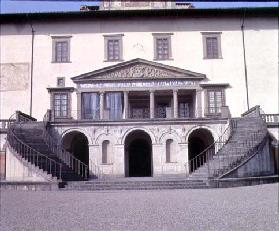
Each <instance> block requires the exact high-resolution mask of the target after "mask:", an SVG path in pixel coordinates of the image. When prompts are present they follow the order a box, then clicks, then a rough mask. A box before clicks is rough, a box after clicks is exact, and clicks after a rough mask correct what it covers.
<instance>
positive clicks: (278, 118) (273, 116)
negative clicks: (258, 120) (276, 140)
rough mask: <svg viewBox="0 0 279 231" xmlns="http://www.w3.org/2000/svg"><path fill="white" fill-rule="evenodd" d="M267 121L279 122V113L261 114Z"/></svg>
mask: <svg viewBox="0 0 279 231" xmlns="http://www.w3.org/2000/svg"><path fill="white" fill-rule="evenodd" d="M261 117H262V119H263V120H264V121H265V122H266V123H279V114H261Z"/></svg>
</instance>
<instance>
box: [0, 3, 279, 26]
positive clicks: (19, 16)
mask: <svg viewBox="0 0 279 231" xmlns="http://www.w3.org/2000/svg"><path fill="white" fill-rule="evenodd" d="M244 12H245V16H246V17H249V16H254V17H262V16H265V17H278V16H279V13H278V12H279V11H278V8H277V7H255V8H218V9H217V8H215V9H212V8H211V9H197V8H192V9H146V10H111V11H109V10H97V11H95V10H94V11H67V12H37V13H8V14H0V21H1V22H2V23H9V22H17V23H20V22H24V21H26V20H27V19H29V20H35V21H46V20H47V21H51V20H57V19H60V20H65V19H67V20H76V19H85V18H87V19H88V18H90V19H91V18H92V19H94V18H106V19H107V18H131V17H233V16H238V17H240V16H242V15H243V14H244Z"/></svg>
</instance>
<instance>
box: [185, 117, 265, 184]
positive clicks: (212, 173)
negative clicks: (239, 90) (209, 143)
mask: <svg viewBox="0 0 279 231" xmlns="http://www.w3.org/2000/svg"><path fill="white" fill-rule="evenodd" d="M231 122H232V124H234V126H232V127H231V134H230V137H229V139H228V140H227V141H226V143H225V144H224V145H223V146H222V148H220V149H219V151H218V152H217V153H214V154H208V153H207V152H212V149H213V152H214V149H215V147H214V146H213V147H211V148H209V149H207V150H206V151H205V152H204V154H203V155H204V156H206V157H207V160H206V161H204V164H203V165H202V166H200V167H198V168H196V169H195V170H194V171H193V172H192V173H191V174H189V176H188V179H199V180H206V179H212V178H221V177H223V176H224V175H226V173H228V172H229V171H231V170H232V169H235V168H237V167H238V166H240V165H241V164H242V163H243V162H244V161H246V160H247V158H249V157H250V156H251V155H253V154H254V153H255V152H256V151H257V150H258V148H260V147H261V145H262V144H263V143H265V142H266V139H265V138H266V137H267V126H266V124H265V122H264V121H263V120H262V119H261V118H260V117H243V118H234V119H232V121H231ZM217 143H218V142H217ZM217 143H216V142H215V145H216V144H217ZM208 156H209V157H208Z"/></svg>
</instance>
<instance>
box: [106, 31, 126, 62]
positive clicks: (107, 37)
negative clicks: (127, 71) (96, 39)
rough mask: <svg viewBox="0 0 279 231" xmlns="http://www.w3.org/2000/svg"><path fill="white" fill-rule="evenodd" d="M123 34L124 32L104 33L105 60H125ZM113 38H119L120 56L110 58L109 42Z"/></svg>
mask: <svg viewBox="0 0 279 231" xmlns="http://www.w3.org/2000/svg"><path fill="white" fill-rule="evenodd" d="M123 36H124V34H113V35H104V61H105V62H119V61H123ZM111 40H118V46H119V47H118V49H119V58H118V59H115V58H113V59H109V51H108V48H109V46H108V43H109V41H111Z"/></svg>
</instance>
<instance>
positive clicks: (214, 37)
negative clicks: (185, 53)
mask: <svg viewBox="0 0 279 231" xmlns="http://www.w3.org/2000/svg"><path fill="white" fill-rule="evenodd" d="M202 37H203V57H204V58H205V59H219V58H222V53H221V32H218V33H217V32H214V33H211V32H202Z"/></svg>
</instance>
